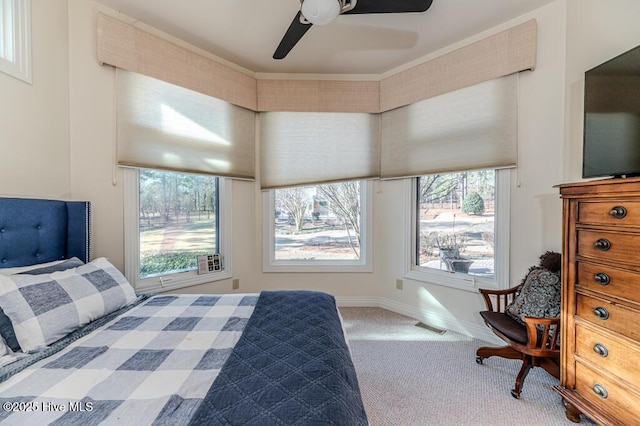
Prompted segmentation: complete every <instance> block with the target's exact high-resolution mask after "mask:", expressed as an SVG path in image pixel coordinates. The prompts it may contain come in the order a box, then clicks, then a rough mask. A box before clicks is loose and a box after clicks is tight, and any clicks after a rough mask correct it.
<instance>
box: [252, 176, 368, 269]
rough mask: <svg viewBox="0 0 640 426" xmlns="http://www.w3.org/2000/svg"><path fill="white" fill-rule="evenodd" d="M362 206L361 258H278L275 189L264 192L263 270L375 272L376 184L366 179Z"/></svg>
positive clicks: (361, 200) (361, 201)
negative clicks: (374, 221) (374, 194)
mask: <svg viewBox="0 0 640 426" xmlns="http://www.w3.org/2000/svg"><path fill="white" fill-rule="evenodd" d="M363 188H364V191H360V194H361V195H360V196H361V197H362V198H361V199H360V205H361V206H364V209H363V213H362V218H361V220H362V224H361V225H362V226H361V228H362V229H363V230H364V233H363V234H362V235H360V244H361V245H360V259H358V260H339V259H317V260H276V258H275V247H276V244H275V227H274V225H273V224H274V223H275V191H274V190H270V191H263V193H262V208H263V215H262V217H263V224H262V229H263V238H262V241H263V249H262V271H263V272H303V273H306V272H373V243H372V241H373V238H372V236H373V219H372V213H373V183H372V182H371V181H363Z"/></svg>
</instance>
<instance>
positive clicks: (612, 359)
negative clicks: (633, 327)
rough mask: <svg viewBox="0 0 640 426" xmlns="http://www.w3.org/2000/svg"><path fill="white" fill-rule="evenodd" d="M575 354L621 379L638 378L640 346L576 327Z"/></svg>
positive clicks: (639, 371) (639, 374) (639, 375)
mask: <svg viewBox="0 0 640 426" xmlns="http://www.w3.org/2000/svg"><path fill="white" fill-rule="evenodd" d="M576 354H577V355H578V356H580V357H582V358H584V359H587V360H589V361H591V362H592V363H594V364H597V365H598V367H600V368H602V369H604V370H607V371H609V372H610V373H611V374H614V375H616V376H618V377H621V378H623V379H626V380H629V378H630V377H640V346H639V345H638V344H634V343H632V344H628V345H626V344H624V343H623V342H622V341H620V340H617V339H615V338H612V337H610V336H608V335H607V334H606V333H598V332H595V331H593V330H591V329H589V328H587V327H583V326H580V325H577V326H576Z"/></svg>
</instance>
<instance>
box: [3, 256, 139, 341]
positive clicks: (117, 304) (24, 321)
mask: <svg viewBox="0 0 640 426" xmlns="http://www.w3.org/2000/svg"><path fill="white" fill-rule="evenodd" d="M135 300H136V295H135V292H134V290H133V288H132V287H131V284H129V282H128V281H127V279H126V278H125V277H124V276H123V275H122V274H121V273H120V271H118V269H116V267H115V266H113V265H112V264H111V263H109V261H108V260H107V259H105V258H99V259H96V260H94V261H93V262H90V263H87V264H85V265H82V266H79V267H77V268H73V269H68V270H66V271H61V272H54V273H51V274H41V275H11V276H4V275H0V307H2V309H3V310H4V312H5V314H6V315H7V316H8V317H9V318H10V319H11V322H12V324H13V328H14V330H15V333H16V338H17V340H18V343H19V344H20V347H21V348H22V350H23V352H28V351H31V350H33V349H36V348H39V347H41V346H46V345H49V344H51V343H53V342H55V341H56V340H58V339H60V338H62V337H64V336H66V335H67V334H69V333H71V332H72V331H74V330H77V329H78V328H80V327H82V326H83V325H86V324H88V323H89V322H91V321H94V320H96V319H98V318H101V317H103V316H104V315H107V314H109V313H111V312H113V311H116V310H118V309H120V308H122V307H123V306H126V305H128V304H130V303H133V302H134V301H135Z"/></svg>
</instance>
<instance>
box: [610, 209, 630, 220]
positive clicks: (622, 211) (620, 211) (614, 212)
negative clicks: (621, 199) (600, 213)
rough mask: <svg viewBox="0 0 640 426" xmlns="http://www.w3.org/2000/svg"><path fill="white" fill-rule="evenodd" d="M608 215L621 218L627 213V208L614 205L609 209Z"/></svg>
mask: <svg viewBox="0 0 640 426" xmlns="http://www.w3.org/2000/svg"><path fill="white" fill-rule="evenodd" d="M609 215H610V216H611V217H613V218H615V219H622V218H623V217H625V216H626V215H627V209H625V208H624V207H622V206H615V207H614V208H612V209H611V210H609Z"/></svg>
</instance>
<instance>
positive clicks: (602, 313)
mask: <svg viewBox="0 0 640 426" xmlns="http://www.w3.org/2000/svg"><path fill="white" fill-rule="evenodd" d="M593 314H594V315H595V316H597V317H598V318H600V319H601V320H606V319H608V318H609V312H607V310H606V309H605V308H603V307H600V306H599V307H597V308H595V309H594V310H593Z"/></svg>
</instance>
